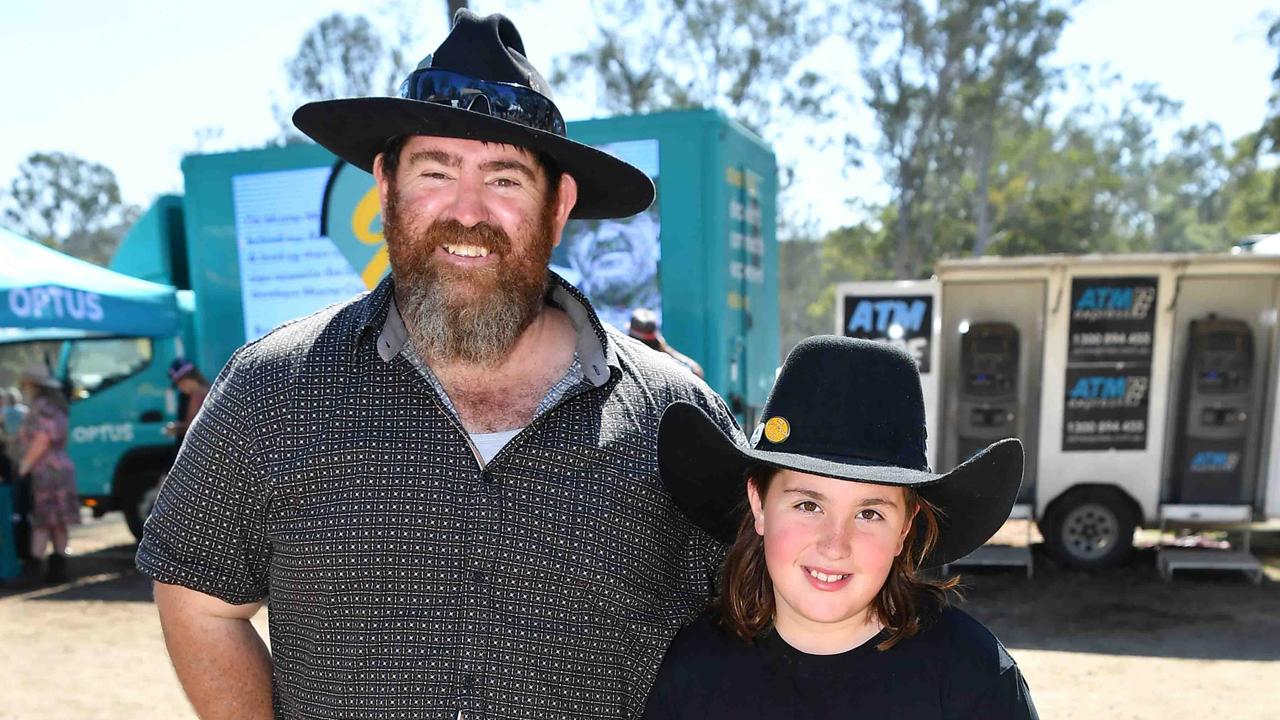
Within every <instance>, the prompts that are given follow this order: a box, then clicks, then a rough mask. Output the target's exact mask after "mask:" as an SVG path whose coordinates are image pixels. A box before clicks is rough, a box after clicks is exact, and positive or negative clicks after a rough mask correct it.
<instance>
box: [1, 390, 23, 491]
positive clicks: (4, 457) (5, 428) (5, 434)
mask: <svg viewBox="0 0 1280 720" xmlns="http://www.w3.org/2000/svg"><path fill="white" fill-rule="evenodd" d="M20 397H21V396H19V395H18V391H17V390H13V389H10V388H5V387H0V483H4V484H6V485H7V484H9V483H11V482H13V481H14V478H15V477H16V476H15V475H14V467H13V456H14V449H13V446H14V445H15V444H16V440H17V438H18V428H20V427H22V415H25V414H26V413H25V411H26V408H25V407H23V408H22V412H19V411H18V410H17V408H15V407H14V404H15V403H17V402H18V401H19V398H20ZM10 417H12V418H13V421H12V422H11V421H10Z"/></svg>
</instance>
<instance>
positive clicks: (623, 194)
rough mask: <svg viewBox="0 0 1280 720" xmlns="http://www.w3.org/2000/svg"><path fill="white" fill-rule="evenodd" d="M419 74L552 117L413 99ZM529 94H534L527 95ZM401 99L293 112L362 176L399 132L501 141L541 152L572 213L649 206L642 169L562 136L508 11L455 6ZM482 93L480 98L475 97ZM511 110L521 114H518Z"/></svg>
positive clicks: (649, 187) (617, 213) (650, 191)
mask: <svg viewBox="0 0 1280 720" xmlns="http://www.w3.org/2000/svg"><path fill="white" fill-rule="evenodd" d="M422 71H429V72H431V71H434V72H439V73H453V74H456V75H458V76H462V77H466V78H474V79H475V80H476V81H478V82H477V85H481V86H482V85H486V84H487V85H489V86H490V87H493V88H495V92H497V93H501V94H503V95H510V96H512V97H515V98H516V99H517V100H518V99H519V96H520V95H521V94H522V93H523V94H524V97H525V99H527V100H529V101H531V102H532V103H533V104H535V105H543V104H544V103H545V105H547V106H549V114H550V115H551V116H554V121H548V122H528V121H526V120H519V121H513V120H510V119H504V118H502V117H497V116H496V115H498V114H499V113H494V112H493V110H492V106H491V103H493V101H494V100H496V98H494V99H493V100H488V101H486V102H481V103H469V104H468V107H465V108H464V107H462V106H461V105H460V104H459V103H457V102H454V103H452V104H444V103H442V102H440V101H439V100H438V99H437V100H427V99H425V98H423V97H415V95H416V93H415V92H414V87H415V85H414V84H413V83H412V82H411V81H412V80H413V79H414V77H415V76H416V75H418V74H419V73H421V72H422ZM529 91H532V93H533V95H528V94H527V93H528V92H529ZM401 94H402V95H404V97H394V98H393V97H365V98H343V99H338V100H322V101H319V102H311V103H307V104H305V105H303V106H302V107H300V108H298V110H297V111H296V112H294V114H293V124H294V125H296V126H297V127H298V129H299V130H301V131H302V132H303V133H305V134H306V135H307V136H308V137H310V138H311V139H313V140H315V141H316V142H318V143H320V144H321V145H323V146H324V147H325V148H327V149H328V150H329V151H330V152H332V153H333V154H335V155H337V156H338V157H340V158H342V159H343V160H346V161H347V162H349V163H351V164H352V165H355V166H356V167H359V168H361V169H363V170H365V171H366V172H373V160H374V158H375V157H376V156H377V154H378V153H379V152H381V151H382V149H383V147H384V146H385V145H386V142H387V140H389V139H391V138H393V137H398V136H401V135H436V136H440V137H452V138H462V139H467V140H482V141H485V142H496V143H504V144H508V145H515V146H518V147H523V148H527V149H529V150H532V151H534V152H539V153H545V154H546V155H547V156H549V157H551V158H552V159H554V160H555V162H556V163H557V164H558V165H559V166H560V168H561V169H562V170H564V171H565V172H567V173H569V174H570V175H572V176H573V178H574V180H576V181H577V183H578V202H577V204H576V205H575V206H574V208H573V212H572V214H571V217H574V218H582V219H593V218H622V217H630V216H631V215H635V214H636V213H638V212H641V211H643V210H645V209H646V208H648V207H649V205H651V204H652V203H653V196H654V188H653V181H652V180H650V179H649V176H647V175H645V174H644V173H643V172H642V171H640V170H639V169H638V168H636V167H634V166H632V165H631V164H629V163H627V162H624V161H622V160H619V159H618V158H615V157H613V156H612V155H610V154H608V153H606V152H602V151H600V150H597V149H595V148H593V147H591V146H589V145H585V144H583V143H578V142H574V141H573V140H570V139H569V138H568V137H567V136H566V135H565V130H564V121H563V120H562V119H561V118H560V114H559V110H557V109H555V105H554V104H553V103H551V100H550V97H551V91H550V89H549V88H548V87H547V83H546V81H545V80H544V79H543V78H542V75H541V74H539V73H538V71H537V70H536V69H535V68H534V67H533V65H531V64H530V63H529V60H528V59H527V57H526V56H525V50H524V41H523V40H521V38H520V33H519V32H518V31H517V30H516V26H515V25H514V24H513V23H512V22H511V21H510V20H509V19H507V18H506V17H504V16H502V15H489V16H487V17H483V18H482V17H479V16H477V15H475V14H474V13H472V12H470V11H469V10H466V9H463V10H459V11H458V14H457V15H456V16H455V18H454V25H453V29H452V30H451V31H450V32H449V36H448V37H446V38H445V40H444V42H443V43H441V45H440V47H439V48H438V49H437V50H436V51H435V52H434V53H432V54H431V55H430V56H428V57H427V59H426V60H424V61H423V62H422V63H421V64H420V65H419V66H418V69H417V70H415V71H414V74H413V75H410V78H409V80H407V81H406V83H405V88H404V89H403V90H402V93H401ZM477 94H483V91H478V92H477ZM513 105H515V106H516V107H515V110H516V111H517V112H516V114H519V111H520V110H521V108H519V107H518V103H513Z"/></svg>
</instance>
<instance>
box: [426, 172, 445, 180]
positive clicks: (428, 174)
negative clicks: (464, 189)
mask: <svg viewBox="0 0 1280 720" xmlns="http://www.w3.org/2000/svg"><path fill="white" fill-rule="evenodd" d="M422 177H424V178H431V179H432V180H444V179H446V178H448V177H449V176H448V175H445V174H444V173H442V172H440V171H439V170H427V171H426V172H424V173H422Z"/></svg>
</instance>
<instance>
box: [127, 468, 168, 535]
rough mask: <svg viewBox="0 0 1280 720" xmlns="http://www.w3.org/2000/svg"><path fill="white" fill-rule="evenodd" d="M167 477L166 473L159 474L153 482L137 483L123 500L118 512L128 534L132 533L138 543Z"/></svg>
mask: <svg viewBox="0 0 1280 720" xmlns="http://www.w3.org/2000/svg"><path fill="white" fill-rule="evenodd" d="M168 475H169V474H168V473H160V474H159V475H158V476H155V482H150V483H146V482H139V483H138V484H136V485H134V487H133V488H132V489H130V491H129V492H128V493H126V494H125V496H124V498H123V503H122V507H121V508H120V510H121V511H122V512H123V513H124V521H125V524H127V525H128V526H129V532H131V533H133V537H134V538H135V539H137V540H138V541H139V542H141V541H142V527H143V525H145V524H146V522H147V518H148V517H149V516H150V515H151V508H153V507H155V504H156V496H158V495H159V494H160V486H161V485H162V484H163V483H164V479H165V478H166V477H168Z"/></svg>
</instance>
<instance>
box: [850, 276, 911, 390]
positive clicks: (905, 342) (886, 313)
mask: <svg viewBox="0 0 1280 720" xmlns="http://www.w3.org/2000/svg"><path fill="white" fill-rule="evenodd" d="M842 327H843V328H844V334H845V336H846V337H855V338H863V339H866V340H875V341H877V342H885V343H889V344H891V345H896V346H898V347H900V348H902V349H903V350H906V351H907V353H908V354H910V355H911V356H912V357H914V358H915V359H916V364H918V365H919V366H920V374H921V375H924V374H927V373H928V372H929V358H930V356H931V348H930V345H929V343H930V339H931V337H932V335H931V332H932V328H933V296H931V295H896V296H891V297H890V296H884V295H866V296H859V295H846V296H845V298H844V324H843V325H842Z"/></svg>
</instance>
